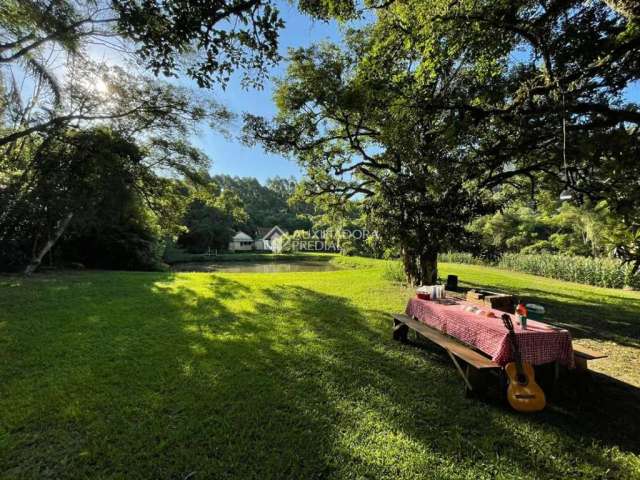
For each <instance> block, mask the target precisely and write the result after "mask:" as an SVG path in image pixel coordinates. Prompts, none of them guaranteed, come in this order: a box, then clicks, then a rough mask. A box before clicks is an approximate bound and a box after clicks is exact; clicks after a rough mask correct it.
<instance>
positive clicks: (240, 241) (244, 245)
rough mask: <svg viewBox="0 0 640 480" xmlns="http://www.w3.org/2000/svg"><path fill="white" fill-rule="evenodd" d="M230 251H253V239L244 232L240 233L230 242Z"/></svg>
mask: <svg viewBox="0 0 640 480" xmlns="http://www.w3.org/2000/svg"><path fill="white" fill-rule="evenodd" d="M229 250H230V251H232V252H238V251H240V252H246V251H249V250H253V238H251V237H250V236H249V235H247V234H246V233H244V232H242V231H238V232H236V234H235V235H234V236H233V237H232V238H231V241H230V242H229Z"/></svg>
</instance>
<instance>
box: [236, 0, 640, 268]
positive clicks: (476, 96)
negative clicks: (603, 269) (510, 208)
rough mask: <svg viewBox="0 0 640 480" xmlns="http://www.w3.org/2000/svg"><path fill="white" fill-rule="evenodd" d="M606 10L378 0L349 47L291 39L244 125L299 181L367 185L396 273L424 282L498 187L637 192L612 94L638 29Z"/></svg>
mask: <svg viewBox="0 0 640 480" xmlns="http://www.w3.org/2000/svg"><path fill="white" fill-rule="evenodd" d="M617 12H618V11H617V10H611V9H610V7H609V6H608V5H607V4H605V3H604V2H602V3H599V2H579V1H569V2H564V1H552V2H533V1H519V2H512V1H504V2H495V1H487V2H477V1H473V2H472V1H468V2H465V1H463V2H448V1H441V0H433V1H411V0H408V1H400V0H398V1H395V2H387V5H386V8H384V9H381V10H379V15H378V17H377V20H376V22H375V24H374V25H373V26H372V27H371V28H369V29H365V30H364V32H361V33H359V34H357V35H352V36H351V38H349V39H348V40H347V41H348V44H349V51H348V52H340V51H339V49H338V48H335V47H334V48H331V47H322V48H320V47H316V48H314V49H310V50H298V51H296V52H293V54H292V55H291V58H292V64H291V67H290V69H289V71H288V74H287V77H286V78H285V79H284V80H283V81H282V82H281V83H280V85H279V88H278V91H277V94H276V102H277V105H278V108H279V114H278V116H277V117H276V118H275V120H274V122H272V123H269V122H267V121H266V120H264V119H260V118H256V117H251V116H247V138H250V139H258V140H260V141H262V142H263V143H264V144H265V145H266V146H267V148H271V149H275V150H280V151H285V152H286V151H288V152H290V153H294V154H295V155H296V156H297V157H298V159H299V160H300V161H301V162H302V164H303V165H304V166H305V167H306V168H307V171H308V172H309V176H310V180H311V184H312V185H313V186H314V187H315V191H314V192H313V193H316V194H323V193H327V192H329V193H332V194H344V195H354V194H360V195H364V196H366V197H368V198H370V199H371V209H372V211H377V212H379V215H378V217H379V218H380V219H382V220H383V221H391V222H392V226H395V227H396V228H395V229H392V228H388V231H390V232H393V233H395V234H396V235H397V238H398V240H400V241H401V242H403V243H404V246H403V248H404V250H405V252H408V253H409V256H410V257H412V258H414V260H412V261H409V262H405V266H407V274H408V275H409V278H410V279H412V280H414V279H415V280H418V281H431V280H433V278H434V274H433V271H434V267H435V264H434V261H433V257H434V252H436V253H437V251H438V250H439V249H440V248H442V247H443V246H446V245H447V244H451V243H452V242H453V241H455V240H456V239H457V238H459V237H460V235H461V232H460V224H461V223H462V222H463V221H464V220H465V219H469V218H471V217H473V216H475V215H476V214H478V213H480V212H482V211H485V210H486V209H487V208H490V207H492V205H491V202H487V201H486V200H487V198H488V193H492V194H495V193H497V192H499V190H500V189H502V187H504V186H506V185H508V186H509V188H512V189H513V188H515V189H516V190H527V191H532V192H535V190H536V188H539V186H540V185H544V187H545V188H551V189H556V191H557V192H558V193H559V190H561V189H562V188H563V187H568V188H570V189H572V190H574V192H575V195H576V197H578V196H579V194H585V195H589V196H592V197H594V200H597V199H598V197H605V198H606V197H611V198H608V199H609V200H610V203H611V205H612V208H614V209H616V208H618V209H620V210H624V209H625V202H627V201H629V200H632V201H633V202H634V201H635V199H637V198H638V188H639V186H638V184H637V182H635V181H633V180H632V181H629V180H628V179H629V178H632V179H636V178H638V175H637V170H638V165H637V162H635V161H634V159H636V158H638V123H639V122H640V112H639V111H638V109H637V107H636V106H634V105H633V104H629V103H625V102H624V97H623V91H624V89H625V87H626V86H627V85H629V84H630V82H632V81H634V80H635V79H637V78H638V67H639V59H638V57H637V55H634V52H635V51H636V50H637V48H638V45H639V42H640V36H639V34H638V29H637V24H636V21H635V20H634V19H633V17H632V16H631V17H629V16H625V15H620V14H619V13H617ZM625 177H626V178H627V180H626V184H625V185H622V183H623V182H624V180H623V179H625ZM505 192H506V191H505ZM616 195H618V198H615V196H616ZM497 199H498V200H500V197H499V196H498V197H497ZM627 210H628V209H627ZM421 218H422V220H420V219H421ZM400 220H404V222H402V221H400ZM407 222H409V225H408V226H407ZM633 222H634V220H632V219H630V228H631V229H634V228H635V229H637V228H638V222H637V220H636V221H635V224H634V223H633ZM383 224H384V222H383ZM387 227H389V225H387ZM408 227H409V228H408ZM420 256H424V258H423V259H420ZM416 257H417V258H418V260H417V262H416V261H415V258H416ZM415 269H417V270H418V273H417V274H416V273H415V271H412V270H415Z"/></svg>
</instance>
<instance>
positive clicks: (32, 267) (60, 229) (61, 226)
mask: <svg viewBox="0 0 640 480" xmlns="http://www.w3.org/2000/svg"><path fill="white" fill-rule="evenodd" d="M72 218H73V213H69V214H67V216H66V217H64V218H63V219H62V220H61V221H60V222H59V223H58V226H57V227H56V231H55V232H54V233H53V237H51V238H49V240H47V243H45V244H44V247H42V249H41V250H40V253H38V255H36V256H35V257H34V258H33V259H32V260H31V263H29V265H27V268H25V269H24V274H25V275H27V276H29V275H31V274H32V273H33V272H35V271H36V270H37V269H38V267H39V266H40V263H41V262H42V259H43V258H44V256H45V255H46V254H47V253H48V252H49V250H51V248H52V247H53V246H54V245H55V244H56V242H57V241H58V240H59V239H60V237H61V236H62V234H63V233H64V231H65V230H66V229H67V227H68V226H69V223H70V222H71V219H72Z"/></svg>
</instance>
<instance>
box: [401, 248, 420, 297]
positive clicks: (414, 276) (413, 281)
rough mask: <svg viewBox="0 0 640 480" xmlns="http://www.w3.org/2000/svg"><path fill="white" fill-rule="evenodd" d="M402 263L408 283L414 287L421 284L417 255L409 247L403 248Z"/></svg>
mask: <svg viewBox="0 0 640 480" xmlns="http://www.w3.org/2000/svg"><path fill="white" fill-rule="evenodd" d="M402 264H403V266H404V275H405V278H406V279H407V283H408V284H409V285H410V286H412V287H414V286H417V285H420V278H419V277H420V276H419V273H418V263H417V257H416V255H415V254H413V252H412V251H411V250H410V249H409V248H407V247H403V248H402Z"/></svg>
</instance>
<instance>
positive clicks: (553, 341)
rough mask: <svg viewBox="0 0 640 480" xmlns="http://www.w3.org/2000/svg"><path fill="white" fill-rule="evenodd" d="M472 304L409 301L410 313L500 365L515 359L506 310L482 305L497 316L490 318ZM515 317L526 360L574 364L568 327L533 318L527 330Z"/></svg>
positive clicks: (518, 336)
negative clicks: (505, 321) (469, 308)
mask: <svg viewBox="0 0 640 480" xmlns="http://www.w3.org/2000/svg"><path fill="white" fill-rule="evenodd" d="M470 305H473V304H471V303H469V302H465V301H462V300H455V303H453V304H443V303H438V302H437V301H431V300H421V299H419V298H412V299H411V300H409V303H408V304H407V309H406V313H407V315H409V316H410V317H413V318H416V319H417V320H419V321H421V322H423V323H425V324H426V325H429V326H430V327H433V328H436V329H438V330H440V331H441V332H443V333H446V334H447V335H451V336H452V337H455V338H457V339H458V340H460V341H462V342H464V343H466V344H467V345H470V346H472V347H475V348H476V349H478V350H480V351H481V352H484V353H486V354H487V355H489V356H490V357H491V359H492V360H493V361H494V362H496V363H498V364H499V365H506V364H507V363H509V362H510V361H512V360H513V359H512V357H511V345H510V343H509V338H508V331H507V329H506V328H505V326H504V324H503V323H502V320H501V319H500V317H501V315H502V314H503V313H504V312H501V311H499V310H491V309H490V308H487V307H482V310H484V311H493V313H495V314H496V316H497V318H490V317H486V316H485V315H478V314H476V313H473V312H469V311H466V310H465V309H464V308H465V307H467V306H470ZM474 306H477V305H474ZM511 318H512V320H513V326H514V330H515V333H516V337H517V340H518V346H519V348H520V353H521V356H522V360H523V361H526V362H529V363H530V364H532V365H540V364H543V363H549V362H559V363H562V364H564V365H567V366H569V367H573V348H572V346H571V334H570V333H569V332H568V331H567V330H563V329H560V328H556V327H552V326H550V325H547V324H545V323H542V322H536V321H534V320H529V321H528V322H527V329H526V330H523V329H522V327H521V326H520V325H519V323H518V322H517V321H516V318H515V315H511Z"/></svg>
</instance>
